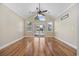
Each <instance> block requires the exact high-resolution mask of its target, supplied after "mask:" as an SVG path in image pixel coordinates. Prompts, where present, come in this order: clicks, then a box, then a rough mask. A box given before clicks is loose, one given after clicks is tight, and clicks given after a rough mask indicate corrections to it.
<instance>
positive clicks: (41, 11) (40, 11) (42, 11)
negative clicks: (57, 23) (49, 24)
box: [36, 3, 48, 16]
mask: <svg viewBox="0 0 79 59" xmlns="http://www.w3.org/2000/svg"><path fill="white" fill-rule="evenodd" d="M36 10H37V14H41V15H43V16H45V14H44V13H45V12H47V11H48V10H41V8H40V3H39V7H38V8H36Z"/></svg>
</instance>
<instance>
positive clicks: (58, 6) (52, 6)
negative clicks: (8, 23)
mask: <svg viewBox="0 0 79 59" xmlns="http://www.w3.org/2000/svg"><path fill="white" fill-rule="evenodd" d="M4 5H6V6H7V7H8V8H10V9H11V10H13V11H14V12H15V13H16V14H18V15H19V16H21V17H23V18H26V17H27V16H28V15H31V12H34V11H35V10H36V7H38V3H4ZM70 5H73V4H72V3H41V4H40V7H41V9H42V10H48V14H50V15H52V16H57V15H59V14H60V13H62V12H63V11H64V10H66V9H67V8H68V7H69V6H70Z"/></svg>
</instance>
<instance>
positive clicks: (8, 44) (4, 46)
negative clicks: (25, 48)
mask: <svg viewBox="0 0 79 59" xmlns="http://www.w3.org/2000/svg"><path fill="white" fill-rule="evenodd" d="M23 38H24V36H23V37H20V38H19V39H16V40H14V41H11V42H10V43H7V44H5V45H3V46H2V47H0V50H1V49H3V48H6V47H7V46H10V45H11V44H13V43H15V42H17V41H19V40H21V39H23Z"/></svg>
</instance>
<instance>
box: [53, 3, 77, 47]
mask: <svg viewBox="0 0 79 59" xmlns="http://www.w3.org/2000/svg"><path fill="white" fill-rule="evenodd" d="M66 13H69V17H68V18H66V19H64V20H61V17H62V16H63V15H65V14H66ZM76 20H77V7H76V4H75V5H74V6H72V7H71V8H69V9H67V10H66V11H65V12H64V13H62V14H61V15H60V16H59V17H58V18H57V19H56V22H55V35H56V37H57V38H58V39H60V40H61V41H63V42H65V43H67V44H69V45H70V46H72V47H74V48H77V32H76V31H77V27H76V23H77V22H76Z"/></svg>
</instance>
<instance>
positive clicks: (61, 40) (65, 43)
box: [55, 36, 77, 49]
mask: <svg viewBox="0 0 79 59" xmlns="http://www.w3.org/2000/svg"><path fill="white" fill-rule="evenodd" d="M55 38H56V39H58V40H60V41H62V42H63V43H65V44H67V45H69V46H71V47H72V48H74V49H77V47H76V46H74V45H72V44H70V43H68V42H67V41H64V40H62V39H61V38H59V37H57V36H55Z"/></svg>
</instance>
